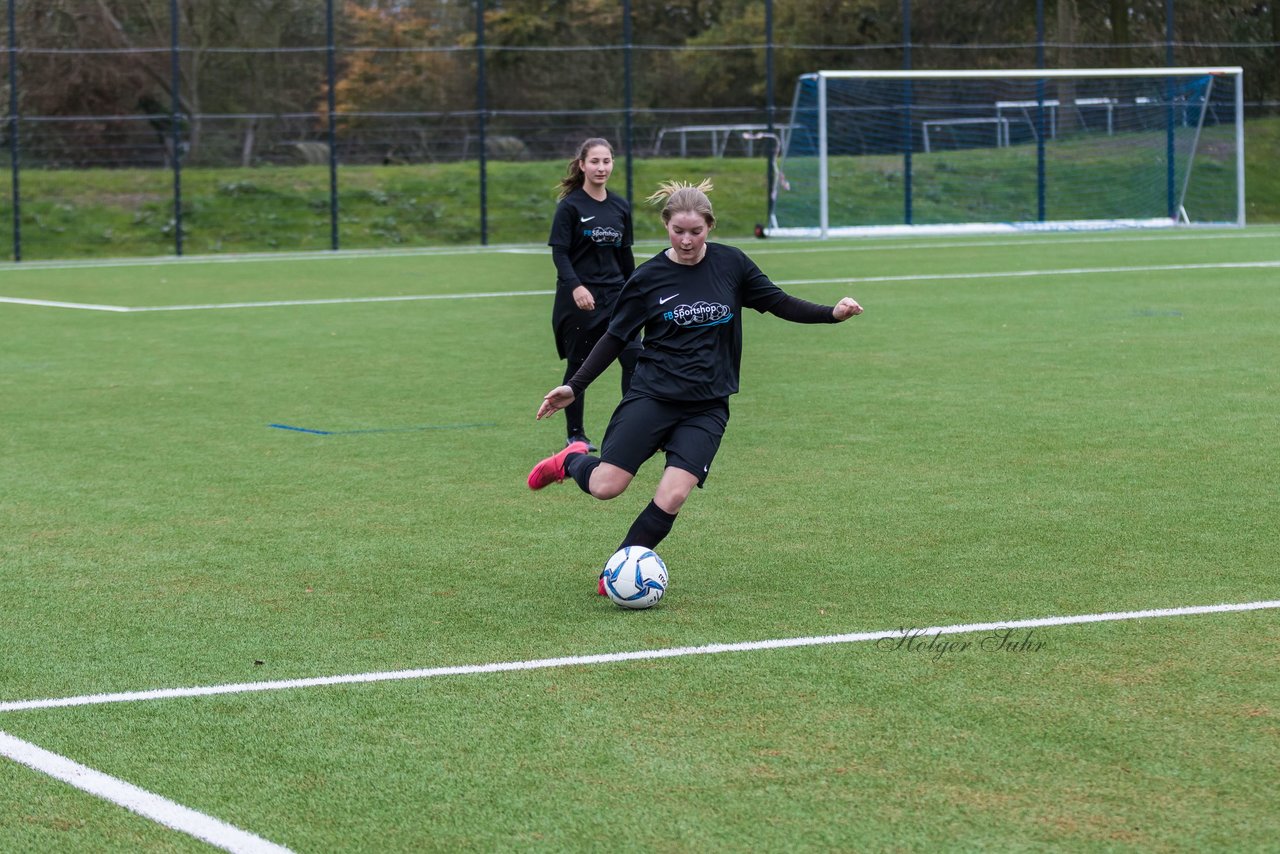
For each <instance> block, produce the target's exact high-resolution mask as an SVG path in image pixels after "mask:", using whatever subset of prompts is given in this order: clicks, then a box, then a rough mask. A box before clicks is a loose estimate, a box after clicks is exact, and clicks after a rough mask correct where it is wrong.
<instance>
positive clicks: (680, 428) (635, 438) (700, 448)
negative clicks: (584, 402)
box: [600, 395, 729, 487]
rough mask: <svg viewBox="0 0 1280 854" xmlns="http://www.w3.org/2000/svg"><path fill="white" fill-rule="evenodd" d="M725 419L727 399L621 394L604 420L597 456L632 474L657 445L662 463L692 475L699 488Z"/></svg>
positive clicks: (727, 405) (716, 445)
mask: <svg viewBox="0 0 1280 854" xmlns="http://www.w3.org/2000/svg"><path fill="white" fill-rule="evenodd" d="M728 423H729V401H727V400H700V401H696V402H692V403H683V402H675V401H669V400H655V399H654V398H652V397H644V396H642V395H634V396H632V395H627V396H626V397H624V398H623V399H622V402H621V403H619V404H618V408H617V409H615V410H614V411H613V418H611V419H610V420H609V426H608V428H607V429H606V430H605V432H604V441H603V442H602V443H601V445H600V459H601V460H603V461H604V462H606V463H609V464H610V465H615V466H617V467H618V468H620V469H624V470H626V471H628V472H630V473H631V474H633V475H634V474H635V473H636V472H638V471H639V470H640V466H642V465H644V463H645V461H646V460H648V459H649V458H650V457H652V456H653V455H654V453H655V452H657V451H658V450H659V449H662V450H664V451H665V452H666V455H667V465H668V466H671V467H674V468H678V469H683V470H684V471H687V472H689V473H690V474H693V475H695V476H696V477H697V478H698V486H699V487H701V486H702V484H703V483H705V482H706V480H707V474H708V473H709V472H710V471H711V461H712V460H714V459H715V456H716V451H717V450H719V449H720V439H721V437H723V436H724V428H725V427H726V426H727V425H728Z"/></svg>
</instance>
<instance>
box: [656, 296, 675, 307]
mask: <svg viewBox="0 0 1280 854" xmlns="http://www.w3.org/2000/svg"><path fill="white" fill-rule="evenodd" d="M678 296H680V295H679V294H672V295H671V296H669V297H667V298H665V299H663V298H662V297H658V305H666V304H667V303H669V302H671V301H672V300H673V299H675V298H676V297H678Z"/></svg>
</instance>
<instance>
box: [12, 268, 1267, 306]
mask: <svg viewBox="0 0 1280 854" xmlns="http://www.w3.org/2000/svg"><path fill="white" fill-rule="evenodd" d="M1276 267H1280V261H1224V262H1218V263H1205V264H1155V265H1140V266H1132V267H1066V268H1063V269H1056V270H1003V271H995V272H985V273H918V274H913V275H903V276H842V277H840V278H832V279H788V280H779V281H778V282H777V284H778V285H781V286H789V285H836V284H854V285H856V284H870V283H889V282H943V281H972V280H976V279H1021V278H1041V277H1049V276H1087V275H1114V274H1116V273H1177V272H1188V271H1193V270H1248V269H1273V268H1276ZM554 293H555V291H553V290H533V291H487V292H481V293H458V294H407V295H401V296H380V297H334V298H328V299H296V300H262V301H258V302H225V303H201V304H193V305H146V306H128V305H101V304H95V303H82V302H59V301H57V300H42V299H29V298H25V297H5V296H0V303H11V304H14V305H31V306H42V307H45V308H69V309H78V310H81V311H104V312H111V313H115V314H143V313H150V312H158V311H211V310H217V309H237V308H275V307H280V306H304V305H351V304H354V303H379V302H419V301H423V300H464V299H497V298H509V297H532V296H549V295H551V294H554Z"/></svg>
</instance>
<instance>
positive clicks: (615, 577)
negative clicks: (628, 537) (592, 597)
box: [600, 546, 667, 610]
mask: <svg viewBox="0 0 1280 854" xmlns="http://www.w3.org/2000/svg"><path fill="white" fill-rule="evenodd" d="M600 578H601V579H603V580H604V592H605V593H606V594H608V596H609V598H610V599H612V600H613V603H614V604H615V605H618V606H620V607H623V608H632V609H635V610H639V609H641V608H652V607H653V606H654V605H657V604H658V601H659V600H660V599H662V594H664V593H666V592H667V565H666V564H665V563H663V562H662V558H660V557H658V554H657V552H654V551H652V550H650V549H646V548H645V547H644V546H623V547H622V548H620V549H618V550H617V551H616V552H614V553H613V557H611V558H609V560H608V562H607V563H605V565H604V571H603V572H601V573H600Z"/></svg>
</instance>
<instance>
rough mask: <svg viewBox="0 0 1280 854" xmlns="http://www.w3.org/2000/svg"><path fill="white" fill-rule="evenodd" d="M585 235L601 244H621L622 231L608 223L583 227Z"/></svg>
mask: <svg viewBox="0 0 1280 854" xmlns="http://www.w3.org/2000/svg"><path fill="white" fill-rule="evenodd" d="M582 234H583V236H584V237H590V238H591V240H592V241H593V242H594V243H596V244H597V245H600V246H621V245H622V232H621V231H618V229H616V228H611V227H609V226H607V225H598V226H596V227H595V228H584V229H582Z"/></svg>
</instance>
